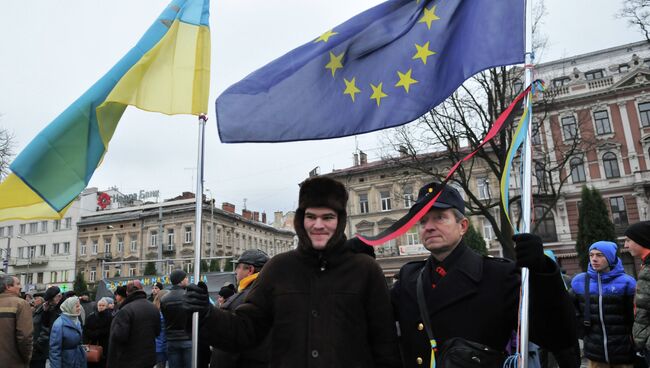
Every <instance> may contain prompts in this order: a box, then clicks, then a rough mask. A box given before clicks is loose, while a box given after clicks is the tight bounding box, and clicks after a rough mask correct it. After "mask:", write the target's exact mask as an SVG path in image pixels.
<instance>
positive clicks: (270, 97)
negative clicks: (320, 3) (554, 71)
mask: <svg viewBox="0 0 650 368" xmlns="http://www.w3.org/2000/svg"><path fill="white" fill-rule="evenodd" d="M524 28H525V27H524V0H433V1H425V0H391V1H386V2H385V3H382V4H380V5H378V6H376V7H374V8H371V9H369V10H366V11H365V12H363V13H361V14H359V15H357V16H355V17H353V18H352V19H350V20H348V21H347V22H345V23H343V24H341V25H339V26H338V27H334V28H332V29H330V30H328V31H326V32H325V33H323V34H322V35H321V36H319V37H317V38H315V39H314V40H313V41H311V42H309V43H307V44H305V45H303V46H301V47H299V48H297V49H295V50H293V51H291V52H289V53H288V54H286V55H284V56H281V57H280V58H278V59H276V60H274V61H273V62H271V63H270V64H268V65H266V66H264V67H262V68H261V69H259V70H257V71H255V72H253V73H252V74H250V75H248V76H247V77H246V78H244V79H243V80H241V81H239V82H237V83H236V84H234V85H232V86H230V87H229V88H228V89H227V90H226V91H224V92H223V93H222V94H221V96H219V97H218V98H217V101H216V111H217V121H218V128H219V136H220V138H221V141H222V142H226V143H236V142H285V141H299V140H310V139H327V138H335V137H343V136H348V135H353V134H360V133H366V132H371V131H375V130H380V129H384V128H390V127H395V126H398V125H401V124H405V123H408V122H410V121H413V120H415V119H417V118H418V117H420V116H422V115H423V114H424V113H426V112H427V111H428V110H430V109H432V108H433V107H435V106H436V105H438V104H439V103H440V102H442V101H443V100H444V99H445V98H447V97H448V96H449V95H451V94H452V93H453V92H454V91H455V90H456V89H457V88H458V87H459V86H460V85H461V84H462V83H463V82H464V81H465V80H466V79H467V78H469V77H471V76H472V75H474V74H476V73H477V72H479V71H481V70H484V69H487V68H491V67H495V66H499V65H509V64H516V63H521V62H523V60H524Z"/></svg>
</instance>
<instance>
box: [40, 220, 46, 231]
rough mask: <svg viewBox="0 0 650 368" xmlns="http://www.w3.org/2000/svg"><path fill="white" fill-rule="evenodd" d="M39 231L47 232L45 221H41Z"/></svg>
mask: <svg viewBox="0 0 650 368" xmlns="http://www.w3.org/2000/svg"><path fill="white" fill-rule="evenodd" d="M41 232H42V233H46V232H47V221H41Z"/></svg>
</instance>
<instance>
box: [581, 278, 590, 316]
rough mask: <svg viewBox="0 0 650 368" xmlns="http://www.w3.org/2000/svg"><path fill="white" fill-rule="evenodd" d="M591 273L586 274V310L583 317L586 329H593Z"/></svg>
mask: <svg viewBox="0 0 650 368" xmlns="http://www.w3.org/2000/svg"><path fill="white" fill-rule="evenodd" d="M590 278H591V277H589V273H588V272H585V310H584V313H583V314H582V315H583V317H584V318H583V321H582V323H583V324H584V326H585V327H591V306H590V305H589V304H590V301H591V297H590V295H589V279H590Z"/></svg>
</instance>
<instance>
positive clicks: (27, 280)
mask: <svg viewBox="0 0 650 368" xmlns="http://www.w3.org/2000/svg"><path fill="white" fill-rule="evenodd" d="M25 283H26V284H33V283H34V274H33V273H31V272H30V273H28V274H27V275H25Z"/></svg>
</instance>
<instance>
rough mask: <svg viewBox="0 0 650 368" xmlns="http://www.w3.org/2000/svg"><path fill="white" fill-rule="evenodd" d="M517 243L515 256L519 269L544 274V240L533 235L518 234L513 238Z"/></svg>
mask: <svg viewBox="0 0 650 368" xmlns="http://www.w3.org/2000/svg"><path fill="white" fill-rule="evenodd" d="M512 240H514V241H515V255H516V257H517V266H518V267H528V269H530V271H531V272H542V271H543V269H544V257H545V255H544V245H543V243H542V238H540V237H539V236H537V235H533V234H526V233H522V234H517V235H515V236H513V237H512Z"/></svg>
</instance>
